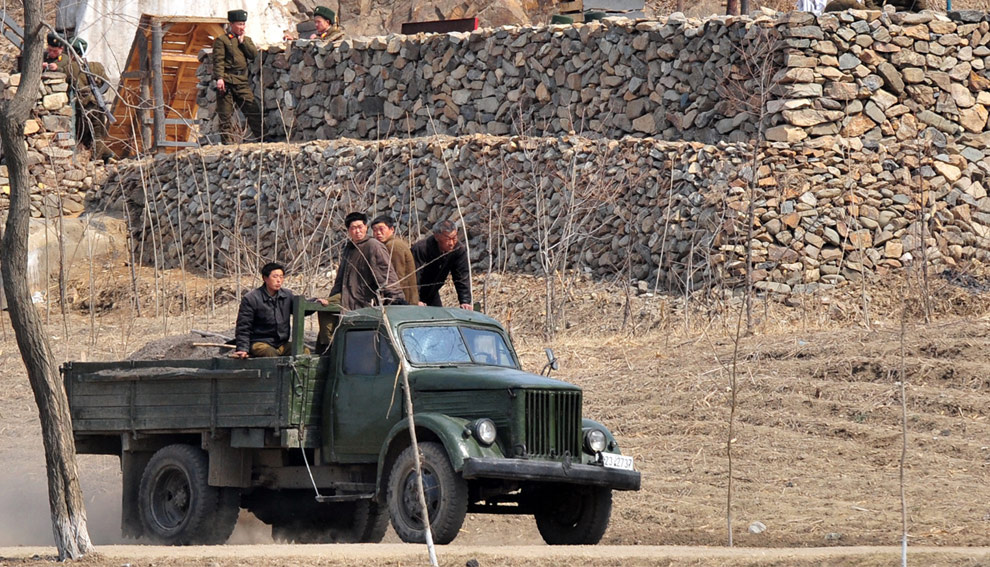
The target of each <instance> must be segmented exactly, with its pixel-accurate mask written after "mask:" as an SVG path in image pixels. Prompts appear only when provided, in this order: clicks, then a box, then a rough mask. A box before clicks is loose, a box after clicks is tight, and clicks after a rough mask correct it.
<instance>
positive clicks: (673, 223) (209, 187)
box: [99, 136, 990, 292]
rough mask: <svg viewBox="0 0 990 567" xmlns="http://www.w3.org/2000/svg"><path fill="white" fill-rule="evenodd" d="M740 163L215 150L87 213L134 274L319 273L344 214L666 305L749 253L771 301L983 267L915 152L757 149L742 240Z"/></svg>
mask: <svg viewBox="0 0 990 567" xmlns="http://www.w3.org/2000/svg"><path fill="white" fill-rule="evenodd" d="M752 157H753V156H752V147H751V146H748V145H746V144H728V143H723V144H719V145H714V146H713V145H705V144H701V143H684V142H681V143H669V142H662V141H657V140H646V139H627V140H621V141H616V140H597V141H596V140H588V139H587V138H581V137H577V136H571V137H564V138H522V137H489V136H475V137H458V138H447V137H437V138H430V139H416V140H392V141H383V142H357V141H353V140H347V141H336V142H327V141H322V142H310V143H305V144H301V145H298V146H289V145H269V146H243V147H241V148H237V147H221V148H210V149H204V150H200V151H199V152H188V153H185V154H181V155H177V156H169V157H167V158H161V159H158V160H156V161H155V162H154V163H153V164H147V163H146V164H140V165H134V166H131V167H129V168H125V169H122V170H121V174H120V177H118V178H116V179H115V180H114V182H113V183H111V184H110V185H108V186H107V188H106V192H105V193H104V194H103V195H101V196H100V197H99V198H100V199H101V200H103V201H108V200H114V199H118V200H119V199H126V200H127V201H128V210H129V211H130V212H131V219H130V222H131V226H132V232H133V233H134V235H135V242H136V243H137V244H136V245H137V246H138V247H139V251H143V259H144V261H146V262H149V263H154V264H156V265H160V266H171V267H177V266H180V265H183V266H185V267H186V268H193V269H199V270H204V271H211V272H213V273H234V272H235V271H236V270H238V269H241V270H244V269H249V270H253V269H254V267H255V266H254V265H255V264H257V263H259V262H261V261H266V260H275V259H277V260H280V261H283V262H287V263H289V264H290V266H291V268H292V269H294V270H297V271H299V270H312V269H316V268H317V267H323V268H329V267H333V266H335V265H336V262H337V258H336V255H337V252H338V249H339V246H340V245H341V244H342V242H343V239H344V238H345V234H344V231H343V228H342V221H343V217H344V215H345V214H346V213H347V212H349V211H351V210H362V211H366V212H367V213H368V214H369V215H377V214H383V213H388V214H392V215H394V216H395V217H396V218H397V219H398V222H399V232H400V233H401V234H403V235H405V236H406V237H408V238H410V239H411V240H415V239H416V238H418V237H419V236H421V235H423V234H426V233H428V232H429V229H430V227H431V226H432V224H433V223H434V222H436V221H437V220H440V219H446V218H460V215H461V214H463V219H464V220H465V223H466V225H467V227H468V234H469V239H468V241H469V244H470V248H471V257H472V260H473V262H474V265H475V268H476V269H477V270H487V269H489V268H493V269H496V270H499V269H509V270H514V271H521V272H525V273H534V274H540V273H544V271H545V270H546V269H547V266H550V267H553V268H569V269H580V270H583V271H585V272H587V273H591V274H594V275H597V276H609V275H618V276H622V277H630V278H633V279H638V280H643V281H646V282H647V283H648V284H651V285H652V284H654V283H660V285H661V287H668V288H673V289H682V288H683V286H684V285H685V283H689V284H690V286H692V287H698V286H702V285H716V284H718V285H736V284H739V283H740V282H741V281H742V278H743V276H744V272H745V270H744V266H745V257H746V246H747V242H748V243H749V244H750V246H751V247H752V251H753V261H754V265H755V268H756V271H755V277H756V280H757V282H758V284H757V285H758V287H760V288H763V289H768V290H773V291H779V292H788V291H795V290H796V291H800V290H807V289H811V288H814V287H816V286H818V285H822V284H826V285H831V284H838V283H842V282H844V281H849V280H855V279H858V278H860V277H861V276H862V275H863V274H864V273H883V272H885V271H886V270H890V269H896V268H900V267H902V266H904V265H905V264H906V263H910V262H912V261H915V259H918V258H921V251H922V248H923V247H924V248H925V255H926V256H927V259H928V260H929V261H933V262H939V263H943V264H958V263H964V262H968V261H971V260H975V259H978V260H985V259H986V258H987V255H988V251H990V240H988V239H987V237H988V236H990V234H988V232H990V228H988V227H990V199H988V198H987V196H986V191H985V190H984V188H983V186H982V184H981V181H976V180H974V179H973V178H971V177H962V176H961V177H960V178H959V179H958V180H957V181H956V183H955V184H949V183H946V182H945V179H944V176H943V174H941V173H939V170H940V168H945V167H957V166H951V165H950V164H949V163H948V162H947V161H943V159H944V154H935V155H933V154H932V152H931V151H930V145H927V144H917V143H911V144H907V143H906V144H898V145H893V146H890V147H882V148H876V149H872V150H871V149H868V148H864V147H862V146H861V145H860V144H858V143H857V141H852V142H851V143H846V144H836V145H833V146H828V147H825V148H821V147H816V146H814V145H809V144H804V145H788V144H782V143H778V144H772V145H768V146H766V147H764V148H762V149H761V151H760V152H759V154H758V155H757V157H756V162H755V163H756V164H757V168H756V181H755V188H754V189H753V194H754V199H753V214H754V225H753V231H754V232H753V234H752V239H750V238H749V231H748V221H747V219H748V214H749V199H748V198H747V196H748V195H749V191H750V188H749V187H750V185H749V183H750V181H749V180H750V179H751V176H752V173H753V169H752V163H753V160H752ZM959 165H962V164H959ZM961 169H967V167H962V168H961ZM980 171H981V172H984V170H983V169H980ZM961 180H962V181H961ZM960 181H961V182H960ZM923 211H924V212H925V213H926V216H925V217H924V218H926V219H927V222H926V223H924V225H923V224H922V222H921V219H922V218H923V216H922V212H923ZM553 262H558V263H556V264H553ZM238 264H240V266H238Z"/></svg>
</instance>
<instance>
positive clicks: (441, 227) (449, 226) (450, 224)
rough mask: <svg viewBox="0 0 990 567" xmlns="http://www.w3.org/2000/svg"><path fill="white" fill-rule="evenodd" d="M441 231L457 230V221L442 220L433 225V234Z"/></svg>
mask: <svg viewBox="0 0 990 567" xmlns="http://www.w3.org/2000/svg"><path fill="white" fill-rule="evenodd" d="M441 232H457V223H455V222H454V221H449V220H442V221H440V222H438V223H437V224H435V225H433V234H440V233H441Z"/></svg>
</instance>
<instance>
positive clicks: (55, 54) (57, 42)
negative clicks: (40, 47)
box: [41, 33, 69, 72]
mask: <svg viewBox="0 0 990 567" xmlns="http://www.w3.org/2000/svg"><path fill="white" fill-rule="evenodd" d="M47 43H48V45H47V47H45V58H44V60H43V61H42V63H41V70H42V71H63V72H64V71H65V66H66V65H68V64H69V58H68V57H67V56H66V55H65V40H63V39H62V38H61V37H59V36H58V35H57V34H54V33H49V34H48V39H47Z"/></svg>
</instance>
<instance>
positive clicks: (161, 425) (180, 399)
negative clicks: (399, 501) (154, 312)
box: [62, 356, 326, 445]
mask: <svg viewBox="0 0 990 567" xmlns="http://www.w3.org/2000/svg"><path fill="white" fill-rule="evenodd" d="M318 364H319V359H318V358H315V357H309V356H301V357H280V358H269V359H250V360H235V359H227V358H212V359H202V360H176V361H138V360H135V361H122V362H69V363H66V364H65V365H64V366H63V367H62V373H63V378H64V380H65V388H66V392H67V393H68V397H69V408H70V411H71V413H72V429H73V432H74V433H75V435H76V436H77V437H79V436H88V435H108V434H112V435H119V434H122V433H127V432H130V433H133V434H137V433H155V432H169V433H174V432H202V431H211V432H215V431H216V430H218V429H226V430H232V429H237V428H244V429H253V430H256V431H257V430H259V429H263V430H274V431H275V432H276V433H278V432H279V431H280V430H284V429H298V428H299V427H300V426H302V427H304V428H305V429H307V430H311V431H312V430H315V431H314V432H316V431H318V430H319V425H320V419H321V402H322V397H323V389H324V387H323V385H324V381H325V378H324V377H325V375H326V373H325V372H324V371H322V370H323V369H317V365H318ZM307 437H310V436H307ZM312 437H318V435H314V436H312ZM307 445H308V443H307Z"/></svg>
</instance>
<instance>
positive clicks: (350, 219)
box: [344, 212, 368, 228]
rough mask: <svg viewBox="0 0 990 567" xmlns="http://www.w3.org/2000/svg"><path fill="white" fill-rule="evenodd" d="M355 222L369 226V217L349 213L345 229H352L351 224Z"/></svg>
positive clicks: (345, 218) (345, 221)
mask: <svg viewBox="0 0 990 567" xmlns="http://www.w3.org/2000/svg"><path fill="white" fill-rule="evenodd" d="M354 221H361V222H363V223H364V224H368V215H366V214H364V213H357V212H355V213H347V216H346V217H344V228H350V227H351V223H352V222H354Z"/></svg>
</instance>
